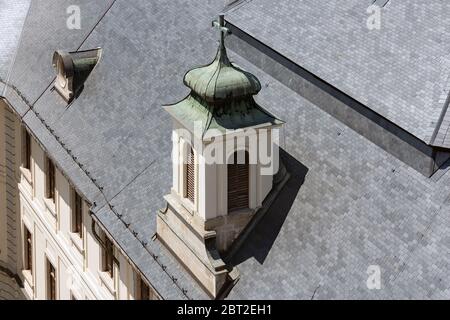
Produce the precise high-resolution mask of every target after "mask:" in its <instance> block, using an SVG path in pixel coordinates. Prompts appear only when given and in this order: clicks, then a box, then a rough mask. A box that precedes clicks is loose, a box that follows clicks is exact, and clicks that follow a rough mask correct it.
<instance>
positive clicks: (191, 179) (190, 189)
mask: <svg viewBox="0 0 450 320" xmlns="http://www.w3.org/2000/svg"><path fill="white" fill-rule="evenodd" d="M185 166H186V169H185V170H186V192H185V197H186V198H188V199H189V200H190V201H191V202H192V203H194V199H195V161H194V150H193V149H192V147H191V148H190V149H189V151H188V155H187V163H186V165H185Z"/></svg>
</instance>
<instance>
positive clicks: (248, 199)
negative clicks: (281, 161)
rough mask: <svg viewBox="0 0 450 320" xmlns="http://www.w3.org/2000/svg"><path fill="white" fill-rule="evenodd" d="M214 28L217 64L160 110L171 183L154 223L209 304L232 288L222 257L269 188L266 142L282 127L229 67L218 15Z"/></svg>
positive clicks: (270, 156)
mask: <svg viewBox="0 0 450 320" xmlns="http://www.w3.org/2000/svg"><path fill="white" fill-rule="evenodd" d="M216 25H217V26H218V27H219V29H220V31H221V41H220V45H219V48H218V50H217V54H216V57H215V58H214V60H213V61H212V62H211V63H210V64H208V65H205V66H202V67H199V68H195V69H192V70H190V71H188V72H187V73H186V75H185V77H184V84H185V85H186V86H187V87H188V88H190V90H191V91H190V94H189V95H188V96H187V97H186V98H184V99H183V100H181V101H179V102H177V103H175V104H172V105H167V106H165V107H164V109H165V110H166V111H167V112H168V113H169V114H170V116H171V117H172V119H173V131H172V142H173V145H172V148H173V149H172V162H173V167H172V168H173V171H172V172H173V174H172V181H173V184H172V188H171V192H170V194H168V195H166V196H165V200H166V201H167V208H166V210H165V211H164V212H161V213H159V214H158V218H157V234H158V238H159V239H160V240H161V241H162V242H163V243H165V244H166V245H167V246H168V247H169V248H170V250H171V251H172V252H173V253H174V254H175V255H176V256H177V257H178V258H179V260H180V261H182V262H183V263H184V264H185V265H186V268H187V269H188V270H190V271H191V272H192V273H193V275H194V276H195V277H196V278H197V280H198V281H199V282H200V283H201V284H202V285H203V287H204V288H205V289H207V291H208V292H209V293H210V294H211V295H212V296H214V297H217V296H218V295H219V294H220V292H221V290H223V288H224V286H225V285H226V283H227V281H230V279H229V277H230V274H229V271H230V268H229V266H226V264H225V263H224V261H223V260H222V256H224V255H226V254H227V253H228V252H229V251H230V250H231V248H232V245H233V243H235V241H236V240H237V238H238V237H239V236H240V235H241V233H242V231H243V230H244V228H245V227H246V226H247V225H248V224H249V222H250V221H251V220H252V218H253V217H254V216H255V214H256V213H257V212H258V211H259V210H260V209H261V208H262V207H263V201H264V200H265V199H266V198H267V196H268V195H269V193H270V192H271V190H272V189H273V185H274V175H275V174H276V173H277V168H278V152H274V150H275V148H276V143H275V142H274V139H272V137H273V136H274V135H275V134H276V133H277V130H278V129H279V128H280V127H281V126H282V125H283V123H284V122H283V121H281V120H280V119H278V118H277V117H275V116H274V115H272V114H271V113H269V112H268V111H267V110H265V109H264V108H263V107H262V106H260V105H259V104H258V103H257V102H256V101H255V100H254V96H255V95H257V94H258V92H259V91H260V90H261V84H260V82H259V80H258V79H257V78H256V77H255V76H254V75H253V74H251V73H249V72H247V71H244V70H242V69H241V68H239V67H238V66H236V65H234V64H233V63H231V61H230V60H229V58H228V55H227V51H226V48H225V44H224V36H225V34H226V33H228V30H227V29H226V28H225V27H224V19H223V16H221V17H220V19H219V22H218V23H216ZM262 155H263V157H261V156H262ZM267 165H269V168H267ZM266 169H267V170H266ZM231 274H236V273H231Z"/></svg>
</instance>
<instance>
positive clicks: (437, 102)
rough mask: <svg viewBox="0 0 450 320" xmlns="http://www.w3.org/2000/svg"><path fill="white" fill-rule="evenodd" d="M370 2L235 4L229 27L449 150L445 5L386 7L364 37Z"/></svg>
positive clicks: (394, 0) (449, 54)
mask: <svg viewBox="0 0 450 320" xmlns="http://www.w3.org/2000/svg"><path fill="white" fill-rule="evenodd" d="M373 2H374V1H373V0H345V1H341V0H331V1H328V0H327V1H317V0H303V1H297V0H285V1H280V2H279V3H277V5H276V6H274V5H273V1H270V0H253V1H240V2H239V3H237V5H234V6H232V7H231V9H230V10H229V11H228V12H227V15H226V20H227V21H229V22H231V23H232V24H234V25H237V26H238V27H239V28H240V29H241V30H243V31H244V32H246V33H248V34H250V35H251V36H253V37H255V38H257V39H258V40H260V41H262V42H263V43H265V44H266V45H268V46H269V47H271V48H272V49H274V50H275V51H278V52H279V53H280V54H282V55H283V56H285V57H287V58H288V59H290V60H292V61H293V62H295V63H296V64H298V65H300V66H301V67H303V68H305V69H306V70H308V71H310V72H312V73H313V74H315V75H316V76H318V77H319V78H321V79H323V80H325V81H326V82H328V83H330V84H331V85H333V86H335V87H336V88H338V89H339V90H341V91H343V92H345V93H346V94H348V95H350V96H351V97H353V98H355V99H356V100H358V101H359V102H361V103H363V104H364V105H366V106H368V107H369V108H371V109H372V110H374V111H375V112H377V113H379V114H380V115H381V116H383V117H385V118H387V119H389V120H390V121H392V122H394V123H395V124H397V125H398V126H400V127H401V128H403V129H405V130H406V131H408V132H410V133H411V134H413V135H414V136H416V137H418V138H419V139H421V140H423V141H424V142H426V143H427V144H432V145H436V146H443V147H450V134H447V131H448V129H449V126H450V122H449V121H450V112H449V111H448V108H447V107H448V101H447V97H448V95H449V93H450V79H449V77H450V6H449V5H448V3H447V2H445V1H441V0H430V1H414V0H408V1H399V0H390V1H389V2H387V4H386V5H385V6H384V7H383V8H382V9H381V20H380V22H381V25H380V30H376V29H375V30H369V28H367V26H366V24H367V20H368V18H369V16H370V14H369V13H368V12H367V9H368V8H369V5H371V4H372V3H373ZM382 2H383V1H382ZM384 2H386V1H384ZM446 102H447V104H446Z"/></svg>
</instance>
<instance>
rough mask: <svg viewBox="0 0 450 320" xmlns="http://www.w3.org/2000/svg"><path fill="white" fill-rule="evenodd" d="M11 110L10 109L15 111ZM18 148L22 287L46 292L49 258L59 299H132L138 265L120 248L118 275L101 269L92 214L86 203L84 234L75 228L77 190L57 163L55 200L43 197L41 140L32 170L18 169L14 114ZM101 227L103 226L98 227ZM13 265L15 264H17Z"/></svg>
mask: <svg viewBox="0 0 450 320" xmlns="http://www.w3.org/2000/svg"><path fill="white" fill-rule="evenodd" d="M4 108H5V106H4V105H2V104H1V103H0V150H2V151H1V153H0V165H2V166H0V174H1V173H2V172H3V171H1V170H2V168H3V165H4V163H5V158H6V156H5V154H4V152H3V150H4V141H5V138H4V137H5V133H4V130H3V128H4V113H5V112H4ZM11 114H12V113H11ZM13 121H14V127H15V130H14V132H15V137H14V141H15V142H14V143H15V146H14V147H15V149H16V155H17V157H18V158H17V159H15V161H16V162H17V168H16V175H15V180H16V181H15V183H16V185H17V186H18V188H17V190H16V193H17V212H16V220H17V234H18V237H17V239H16V241H15V242H16V243H15V245H16V246H17V252H16V254H15V256H16V260H17V263H16V265H15V269H16V270H11V271H13V272H16V273H17V274H18V275H19V277H20V278H21V279H22V281H23V282H24V288H25V291H26V293H27V294H28V296H29V297H30V298H32V299H46V297H47V277H46V275H47V270H46V267H47V265H46V263H47V259H48V260H49V261H51V262H52V264H53V266H54V267H55V268H56V272H57V298H58V299H70V298H71V297H72V296H74V297H76V298H77V299H132V298H133V297H134V296H135V294H134V290H135V288H134V287H135V285H134V279H135V276H134V274H135V270H134V268H133V267H132V266H131V265H130V263H129V262H128V260H127V259H126V258H125V257H124V256H123V255H122V254H121V253H120V252H119V251H118V250H115V255H116V257H117V258H118V260H119V261H120V270H118V269H117V267H115V270H114V271H115V272H114V279H111V278H110V277H109V275H107V274H106V273H104V272H102V271H101V270H102V268H101V267H102V266H101V261H102V259H101V247H100V245H99V243H98V242H97V240H96V239H95V237H94V235H93V233H92V230H91V217H90V215H89V207H88V204H87V203H85V202H84V203H83V237H82V238H80V237H79V236H78V235H77V234H74V233H72V232H71V231H72V221H71V219H72V209H71V208H72V198H73V189H72V186H71V185H70V183H69V181H68V180H67V179H66V178H65V176H64V175H63V173H62V172H61V171H60V170H59V169H58V168H56V170H55V182H56V183H55V184H56V195H55V198H56V199H55V204H54V205H52V203H51V202H50V201H48V200H47V199H44V194H45V152H44V150H43V149H42V148H41V146H40V145H39V143H38V142H37V141H35V140H34V139H31V140H32V147H31V153H32V161H31V170H26V169H23V168H20V162H21V161H20V160H21V159H20V157H21V148H22V137H21V134H22V129H21V124H20V121H19V120H18V119H17V118H16V117H15V119H14V120H13ZM3 178H4V177H3V176H0V182H1V183H0V199H1V200H2V201H0V231H1V232H0V250H1V252H0V261H2V262H3V261H7V260H8V257H7V252H8V250H7V240H6V234H7V233H6V232H5V228H6V223H7V221H6V220H7V218H6V212H5V201H3V199H4V198H5V183H4V179H3ZM24 227H26V228H27V229H28V230H29V231H30V232H31V233H32V240H33V261H32V262H33V270H32V274H31V273H30V272H29V271H24V270H22V269H23V262H24V261H25V260H24V252H23V251H24V250H23V243H24ZM97 232H98V233H100V232H101V230H100V228H99V227H98V226H97ZM13 268H14V266H13Z"/></svg>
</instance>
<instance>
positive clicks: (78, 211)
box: [71, 188, 84, 239]
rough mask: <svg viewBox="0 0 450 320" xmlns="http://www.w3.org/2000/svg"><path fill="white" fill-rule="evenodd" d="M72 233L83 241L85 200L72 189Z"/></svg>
mask: <svg viewBox="0 0 450 320" xmlns="http://www.w3.org/2000/svg"><path fill="white" fill-rule="evenodd" d="M71 211H72V217H71V219H72V221H71V232H72V233H73V234H77V235H78V236H79V237H80V239H83V213H84V212H83V198H82V197H81V196H80V195H79V194H78V192H77V191H76V190H75V189H73V188H72V205H71Z"/></svg>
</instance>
